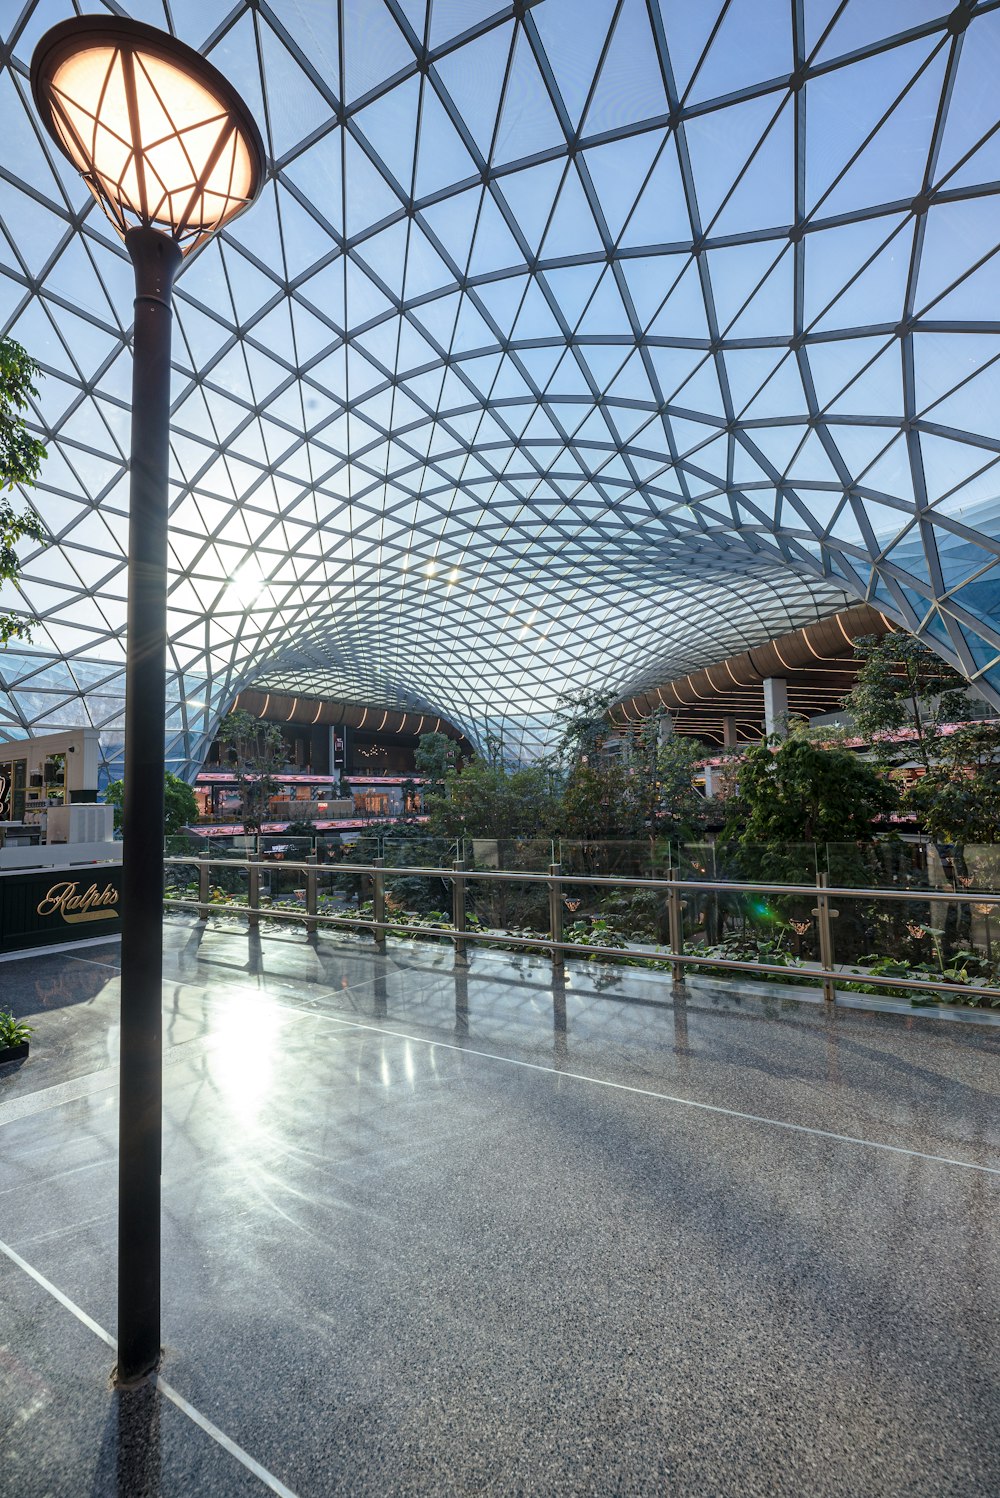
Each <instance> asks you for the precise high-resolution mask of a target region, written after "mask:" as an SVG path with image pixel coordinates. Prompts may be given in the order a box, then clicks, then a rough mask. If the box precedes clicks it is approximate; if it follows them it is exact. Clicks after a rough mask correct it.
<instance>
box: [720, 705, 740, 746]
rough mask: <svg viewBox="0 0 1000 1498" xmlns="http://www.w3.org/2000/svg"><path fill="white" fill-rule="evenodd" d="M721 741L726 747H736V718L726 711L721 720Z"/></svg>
mask: <svg viewBox="0 0 1000 1498" xmlns="http://www.w3.org/2000/svg"><path fill="white" fill-rule="evenodd" d="M722 743H723V746H724V748H726V749H735V748H736V744H737V737H736V719H735V718H734V717H733V716H732V714H731V713H727V715H726V716H725V717H724V718H723V720H722Z"/></svg>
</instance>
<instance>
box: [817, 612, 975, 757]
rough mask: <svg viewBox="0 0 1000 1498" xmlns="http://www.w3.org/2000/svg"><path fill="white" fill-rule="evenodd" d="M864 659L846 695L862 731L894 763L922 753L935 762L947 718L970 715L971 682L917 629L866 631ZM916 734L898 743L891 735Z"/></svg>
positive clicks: (860, 649)
mask: <svg viewBox="0 0 1000 1498" xmlns="http://www.w3.org/2000/svg"><path fill="white" fill-rule="evenodd" d="M854 654H855V655H856V656H857V657H859V658H860V659H861V660H862V661H863V665H862V667H861V669H860V671H859V672H858V676H857V680H856V682H855V684H854V687H853V688H852V690H851V691H850V692H849V693H848V694H847V696H846V697H845V698H844V699H843V705H844V707H845V709H846V710H847V711H848V712H849V713H850V715H851V717H852V718H853V719H854V723H855V726H856V727H857V730H858V732H859V733H860V734H861V735H862V736H863V737H864V738H867V739H870V740H871V741H872V746H873V748H874V749H875V751H876V753H877V754H879V756H880V757H881V758H882V759H883V760H885V761H886V762H888V763H890V764H900V763H902V762H904V761H905V760H909V759H919V760H920V762H921V763H922V764H923V765H924V767H925V768H929V767H930V763H931V759H932V756H933V753H934V750H935V743H936V740H937V738H938V735H939V732H940V728H941V725H942V724H943V723H948V722H954V721H955V720H956V719H960V718H962V717H964V716H967V708H968V704H967V693H968V689H969V688H968V682H967V681H966V680H965V679H964V677H962V676H960V675H959V673H958V672H957V671H956V670H954V669H953V667H951V666H949V665H948V664H947V662H945V661H943V660H941V658H940V657H939V656H937V655H935V654H934V652H933V651H932V650H930V649H928V647H927V646H926V645H924V644H922V643H921V642H920V641H919V640H916V639H914V638H913V636H912V635H907V634H903V633H902V632H901V631H899V632H896V633H895V634H891V635H884V636H879V635H863V636H862V637H861V638H859V639H857V640H855V642H854ZM903 728H909V729H912V730H913V737H912V738H910V739H907V740H905V741H904V742H902V743H898V744H894V743H892V742H891V741H890V740H888V739H887V738H886V735H888V734H893V733H898V732H899V730H900V729H903Z"/></svg>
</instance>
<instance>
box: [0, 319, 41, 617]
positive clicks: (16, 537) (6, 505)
mask: <svg viewBox="0 0 1000 1498" xmlns="http://www.w3.org/2000/svg"><path fill="white" fill-rule="evenodd" d="M37 374H38V365H37V364H36V363H35V361H34V359H32V358H30V357H29V355H28V354H27V353H25V351H24V349H23V348H22V347H21V345H20V344H19V343H16V342H15V341H14V339H13V338H3V339H0V488H2V489H5V490H7V491H8V492H9V491H10V490H11V489H13V488H14V485H15V484H21V485H23V486H30V485H32V484H34V482H35V480H36V479H37V477H38V472H39V469H40V468H41V465H42V460H43V459H44V458H45V456H46V453H45V446H44V444H43V443H42V442H41V441H39V439H38V438H37V437H32V435H31V433H30V432H29V431H28V427H27V423H26V421H25V419H24V412H25V410H26V409H27V405H28V396H29V395H37V393H38V392H37V391H36V389H35V386H34V384H33V383H32V382H33V380H34V379H35V377H36V376H37ZM45 534H46V532H45V528H44V526H43V525H42V522H41V521H40V520H39V518H38V516H37V515H36V514H35V512H34V510H32V509H30V508H25V509H23V510H17V509H15V508H14V506H13V505H12V504H11V502H10V500H9V499H8V498H7V497H6V494H5V495H3V496H0V582H15V581H16V580H17V578H18V576H19V574H20V571H21V562H20V558H19V557H18V554H17V550H16V548H17V543H18V542H19V541H22V540H24V539H25V538H27V539H30V540H32V541H44V540H45ZM14 638H19V639H30V638H31V620H29V619H27V618H25V617H24V616H23V615H19V614H13V613H9V612H8V613H0V644H4V645H5V644H6V643H7V641H8V640H11V639H14Z"/></svg>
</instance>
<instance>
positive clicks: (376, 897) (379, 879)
mask: <svg viewBox="0 0 1000 1498" xmlns="http://www.w3.org/2000/svg"><path fill="white" fill-rule="evenodd" d="M384 869H385V859H384V858H376V860H375V880H374V883H375V888H374V890H373V892H372V909H373V911H374V915H375V933H374V934H375V945H376V946H377V947H378V949H379V951H381V952H384V951H385V873H384Z"/></svg>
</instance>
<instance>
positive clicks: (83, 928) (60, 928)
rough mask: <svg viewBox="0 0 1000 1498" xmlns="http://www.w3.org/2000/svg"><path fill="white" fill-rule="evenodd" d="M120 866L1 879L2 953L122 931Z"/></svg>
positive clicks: (37, 872) (15, 874) (17, 874)
mask: <svg viewBox="0 0 1000 1498" xmlns="http://www.w3.org/2000/svg"><path fill="white" fill-rule="evenodd" d="M121 889H122V870H121V864H98V865H94V864H91V865H90V866H89V867H86V868H75V869H33V870H31V871H28V870H23V869H12V870H11V871H10V872H9V873H0V952H17V951H22V950H24V949H25V948H27V947H45V946H53V945H55V944H57V943H62V942H67V941H80V940H82V939H84V938H89V939H91V940H92V939H93V938H94V937H101V936H117V935H118V933H119V931H120V930H121Z"/></svg>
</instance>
